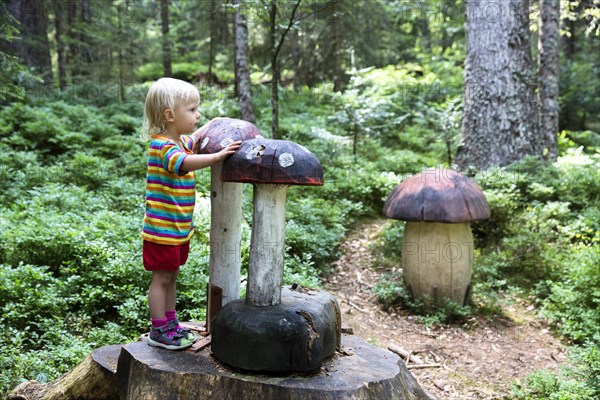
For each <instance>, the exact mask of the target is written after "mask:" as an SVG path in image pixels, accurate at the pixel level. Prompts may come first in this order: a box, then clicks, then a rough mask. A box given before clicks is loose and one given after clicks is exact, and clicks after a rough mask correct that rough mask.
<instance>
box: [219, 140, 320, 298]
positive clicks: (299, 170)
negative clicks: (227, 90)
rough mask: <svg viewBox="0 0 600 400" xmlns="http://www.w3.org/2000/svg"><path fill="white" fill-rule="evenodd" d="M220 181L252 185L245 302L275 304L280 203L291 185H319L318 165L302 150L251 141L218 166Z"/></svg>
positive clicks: (281, 249) (281, 241)
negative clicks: (250, 232) (220, 166)
mask: <svg viewBox="0 0 600 400" xmlns="http://www.w3.org/2000/svg"><path fill="white" fill-rule="evenodd" d="M222 179H223V181H224V182H245V183H252V184H254V211H253V215H252V236H251V245H250V259H249V264H248V287H247V290H246V302H247V303H248V304H251V305H255V306H270V305H276V304H279V302H280V300H281V285H282V283H283V261H284V260H283V256H284V252H285V244H284V242H285V198H286V191H287V188H288V186H290V185H304V186H322V185H323V168H322V167H321V163H320V162H319V160H318V159H317V157H315V155H314V154H312V153H311V152H310V151H309V150H308V149H307V148H306V147H304V146H301V145H299V144H296V143H293V142H289V141H285V140H270V139H264V138H256V139H252V140H249V141H246V142H244V143H242V145H241V147H240V148H239V149H238V151H237V152H236V153H235V154H234V155H232V156H231V157H229V158H228V159H227V160H226V161H225V162H224V164H223V172H222Z"/></svg>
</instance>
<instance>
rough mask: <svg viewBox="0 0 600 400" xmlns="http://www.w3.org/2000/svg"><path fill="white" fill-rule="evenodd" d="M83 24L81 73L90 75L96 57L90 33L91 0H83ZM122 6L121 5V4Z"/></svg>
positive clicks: (81, 33)
mask: <svg viewBox="0 0 600 400" xmlns="http://www.w3.org/2000/svg"><path fill="white" fill-rule="evenodd" d="M80 3H81V24H80V28H79V58H80V59H79V60H78V61H79V62H80V69H79V71H78V73H79V75H82V76H90V75H91V72H92V66H93V65H92V64H93V61H94V57H93V56H92V38H91V36H90V35H89V33H88V29H90V27H91V25H92V7H91V4H90V1H89V0H81V2H80ZM119 7H120V6H119Z"/></svg>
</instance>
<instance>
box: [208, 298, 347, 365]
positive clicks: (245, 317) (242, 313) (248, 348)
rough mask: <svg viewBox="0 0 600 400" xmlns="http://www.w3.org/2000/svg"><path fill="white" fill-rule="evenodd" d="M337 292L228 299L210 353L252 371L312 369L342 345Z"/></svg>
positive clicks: (217, 323) (219, 317) (219, 318)
mask: <svg viewBox="0 0 600 400" xmlns="http://www.w3.org/2000/svg"><path fill="white" fill-rule="evenodd" d="M340 315H341V314H340V309H339V306H338V304H337V302H336V300H335V298H334V297H333V296H331V295H330V294H328V293H326V292H322V291H312V290H311V291H307V292H306V293H302V292H299V291H294V290H290V289H287V288H284V289H283V290H282V292H281V304H278V305H275V306H265V307H257V306H252V305H249V304H246V303H245V301H244V300H235V301H233V302H231V303H228V304H227V305H226V306H225V307H223V309H222V310H221V312H220V313H219V314H218V315H217V316H216V318H215V320H214V321H213V328H212V337H213V338H212V344H211V347H212V351H213V353H214V354H215V356H216V357H217V358H218V359H219V360H221V361H223V362H225V363H227V364H229V365H232V366H234V367H237V368H242V369H246V370H251V371H270V372H276V371H311V370H315V369H317V368H319V367H321V364H322V363H323V360H324V359H325V358H327V357H329V356H331V355H332V354H333V353H335V351H336V349H337V348H338V347H339V345H340V335H341V316H340Z"/></svg>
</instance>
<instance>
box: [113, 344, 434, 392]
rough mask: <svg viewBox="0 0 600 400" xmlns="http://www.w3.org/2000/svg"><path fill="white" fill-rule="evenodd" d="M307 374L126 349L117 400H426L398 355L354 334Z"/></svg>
mask: <svg viewBox="0 0 600 400" xmlns="http://www.w3.org/2000/svg"><path fill="white" fill-rule="evenodd" d="M342 347H343V350H344V351H345V353H346V354H350V355H343V354H339V353H336V354H335V355H334V356H332V357H331V358H329V359H327V360H326V361H325V362H324V363H323V367H322V368H321V369H320V370H319V371H318V372H315V373H311V374H289V375H281V374H279V375H265V374H248V373H245V372H243V371H241V370H235V369H232V368H231V367H228V366H225V365H224V364H222V363H220V362H219V361H218V360H216V358H214V357H213V356H212V354H211V352H210V351H209V350H208V349H205V350H203V351H200V352H198V353H192V352H176V351H168V350H164V349H159V348H154V347H151V346H148V344H147V343H145V342H137V343H131V344H128V345H125V346H124V347H123V349H122V350H121V354H120V356H119V363H118V372H117V382H118V385H117V386H118V387H119V391H120V398H121V399H135V400H144V399H165V398H176V399H179V400H185V399H198V398H202V399H215V400H216V399H218V400H227V399H231V400H234V399H235V400H241V399H247V400H254V399H256V400H279V399H288V400H295V399H298V400H300V399H302V400H338V399H348V400H350V399H352V400H359V399H360V400H362V399H365V400H368V399H386V400H387V399H390V400H393V399H411V400H412V399H429V397H427V395H426V394H425V393H424V392H423V390H422V389H421V388H420V387H419V386H418V384H417V382H416V381H415V379H414V378H413V377H412V375H411V374H410V373H409V372H408V370H407V369H406V367H405V366H404V364H403V362H402V361H401V360H400V358H399V356H397V355H396V354H394V353H391V352H389V351H387V350H385V349H382V348H378V347H375V346H372V345H370V344H368V343H367V342H365V341H364V340H362V339H360V338H358V337H356V336H346V335H344V336H343V337H342Z"/></svg>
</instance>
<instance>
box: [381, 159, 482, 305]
mask: <svg viewBox="0 0 600 400" xmlns="http://www.w3.org/2000/svg"><path fill="white" fill-rule="evenodd" d="M383 213H384V214H385V216H386V217H388V218H392V219H398V220H403V221H408V222H407V223H406V227H405V230H404V239H403V243H402V269H403V274H404V280H405V282H406V285H407V287H408V289H409V291H410V292H411V294H412V295H413V297H414V298H417V299H421V300H422V301H423V302H424V303H425V304H426V305H431V303H432V301H433V303H437V304H440V303H442V302H443V300H444V298H446V299H450V300H452V301H453V302H454V303H457V304H460V305H465V304H466V303H467V302H468V300H469V297H470V288H471V285H470V283H471V271H472V269H473V235H472V233H471V227H470V225H469V223H470V222H472V221H479V220H484V219H488V218H489V217H490V208H489V206H488V204H487V201H486V199H485V196H484V195H483V192H482V191H481V189H480V188H479V186H478V185H477V184H476V183H475V182H472V181H471V180H469V178H467V177H465V176H463V175H461V174H460V173H458V172H456V171H453V170H451V169H430V170H426V171H424V172H422V173H420V174H417V175H415V176H413V177H411V178H409V179H407V180H405V181H404V182H402V183H400V184H399V185H398V186H396V188H395V189H394V190H393V191H392V193H391V194H390V195H389V196H388V198H387V201H386V202H385V205H384V207H383Z"/></svg>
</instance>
